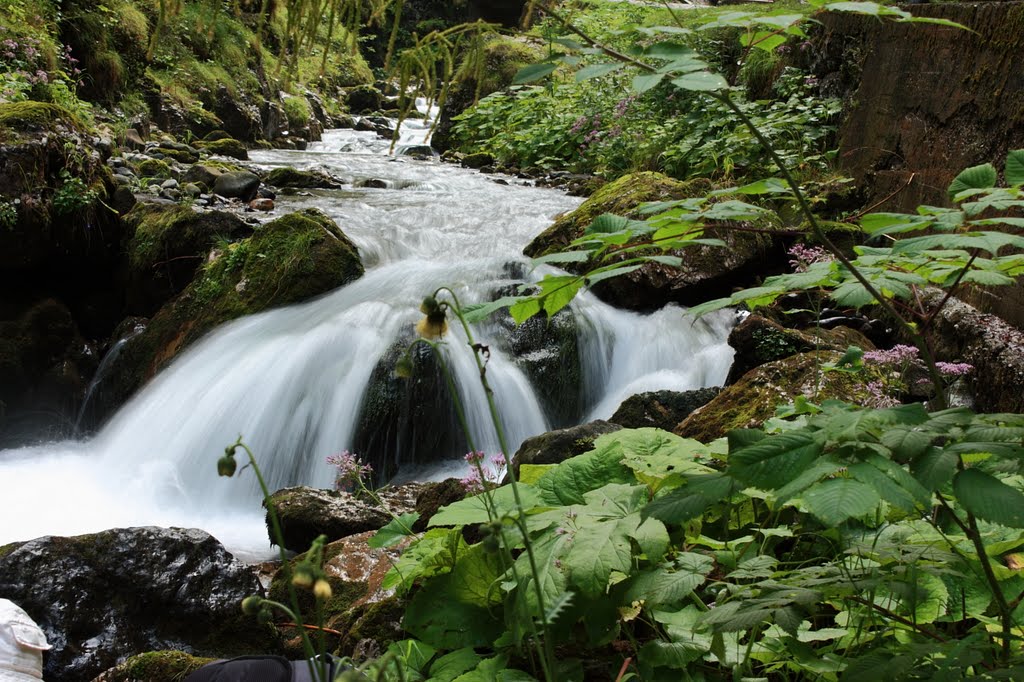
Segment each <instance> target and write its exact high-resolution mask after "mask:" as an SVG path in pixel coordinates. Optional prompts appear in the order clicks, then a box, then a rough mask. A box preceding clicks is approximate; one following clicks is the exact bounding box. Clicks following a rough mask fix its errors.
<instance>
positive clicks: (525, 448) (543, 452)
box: [512, 419, 622, 476]
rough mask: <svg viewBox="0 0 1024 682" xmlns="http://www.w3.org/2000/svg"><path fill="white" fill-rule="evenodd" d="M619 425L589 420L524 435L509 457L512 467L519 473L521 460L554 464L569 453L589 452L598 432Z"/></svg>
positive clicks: (618, 427)
mask: <svg viewBox="0 0 1024 682" xmlns="http://www.w3.org/2000/svg"><path fill="white" fill-rule="evenodd" d="M621 429H622V427H621V426H619V425H618V424H612V423H610V422H606V421H602V420H600V419H598V420H597V421H592V422H590V423H588V424H580V425H579V426H573V427H570V428H568V429H556V430H555V431H548V432H547V433H542V434H540V435H539V436H534V437H533V438H527V439H526V440H525V441H523V444H522V445H520V446H519V450H517V451H516V454H515V456H514V457H513V458H512V470H513V471H514V472H515V474H516V475H517V476H518V475H519V467H520V465H522V464H558V463H560V462H564V461H565V460H567V459H569V458H570V457H575V456H577V455H582V454H583V453H585V452H590V451H591V450H592V449H593V448H594V441H595V440H597V438H598V436H601V435H603V434H606V433H612V432H613V431H620V430H621Z"/></svg>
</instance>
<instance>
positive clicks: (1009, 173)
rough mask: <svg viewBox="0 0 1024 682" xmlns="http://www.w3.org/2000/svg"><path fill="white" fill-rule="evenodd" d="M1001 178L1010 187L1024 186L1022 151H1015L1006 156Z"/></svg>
mask: <svg viewBox="0 0 1024 682" xmlns="http://www.w3.org/2000/svg"><path fill="white" fill-rule="evenodd" d="M1003 177H1004V178H1006V184H1007V185H1010V186H1011V187H1019V186H1021V185H1024V149H1015V150H1013V151H1012V152H1010V153H1009V154H1007V155H1006V169H1005V170H1004V171H1003Z"/></svg>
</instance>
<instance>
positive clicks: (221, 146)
mask: <svg viewBox="0 0 1024 682" xmlns="http://www.w3.org/2000/svg"><path fill="white" fill-rule="evenodd" d="M199 148H200V149H202V150H203V151H204V152H207V153H208V154H217V155H219V156H228V157H231V158H232V159H238V160H239V161H248V160H249V150H248V149H246V148H245V145H244V144H242V143H241V142H239V141H238V140H236V139H234V138H231V137H227V138H221V139H218V140H212V141H209V142H201V143H199Z"/></svg>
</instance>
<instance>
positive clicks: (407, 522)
mask: <svg viewBox="0 0 1024 682" xmlns="http://www.w3.org/2000/svg"><path fill="white" fill-rule="evenodd" d="M419 519H420V514H419V512H409V513H407V514H402V515H401V516H399V517H397V518H394V519H391V521H389V522H388V524H387V525H386V526H384V527H383V528H381V529H380V530H378V531H377V532H376V533H374V535H373V537H371V538H370V539H369V540H367V541H366V544H367V545H368V546H370V547H372V548H373V549H383V548H385V547H392V546H394V545H397V544H398V543H399V542H401V541H402V540H404V539H405V538H407V537H410V536H411V535H412V534H413V532H412V530H411V529H412V527H413V524H415V523H416V522H417V521H419Z"/></svg>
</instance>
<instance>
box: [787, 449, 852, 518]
mask: <svg viewBox="0 0 1024 682" xmlns="http://www.w3.org/2000/svg"><path fill="white" fill-rule="evenodd" d="M844 466H845V465H844V464H843V463H842V462H839V461H836V459H835V458H833V457H832V456H830V455H826V456H824V457H820V458H819V459H818V460H816V461H815V462H814V463H812V464H811V465H810V466H809V467H807V468H806V469H805V470H804V471H802V472H800V474H799V475H797V476H796V477H795V478H793V479H792V480H791V481H789V483H787V484H786V485H784V486H782V487H781V488H779V489H778V490H776V491H775V495H774V496H773V500H772V506H773V507H775V508H778V507H780V506H782V505H783V504H785V503H786V502H787V501H789V500H790V499H792V498H794V497H796V496H798V495H799V494H800V493H802V492H803V491H804V490H806V489H807V488H809V487H811V486H812V485H814V484H815V483H817V482H818V481H820V480H822V479H823V478H825V477H826V476H831V475H833V474H835V473H836V472H838V471H839V470H841V469H842V468H843V467H844Z"/></svg>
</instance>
